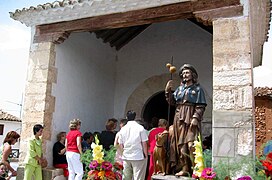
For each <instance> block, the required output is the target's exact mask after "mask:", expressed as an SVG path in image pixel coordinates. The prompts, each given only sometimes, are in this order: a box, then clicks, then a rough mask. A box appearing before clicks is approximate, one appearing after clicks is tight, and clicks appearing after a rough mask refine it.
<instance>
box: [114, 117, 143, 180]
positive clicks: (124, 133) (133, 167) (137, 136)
mask: <svg viewBox="0 0 272 180" xmlns="http://www.w3.org/2000/svg"><path fill="white" fill-rule="evenodd" d="M128 119H130V120H129V121H128V123H127V124H126V125H125V126H124V127H123V128H122V129H121V130H120V136H119V140H118V143H119V144H120V147H121V149H122V151H123V154H122V159H123V166H124V171H123V172H124V174H123V179H124V180H131V179H132V178H133V179H135V180H136V179H137V180H138V179H139V180H142V179H145V174H146V166H147V156H148V154H147V141H148V136H147V131H146V130H145V129H144V127H143V126H142V125H140V124H138V123H137V122H136V121H137V120H132V119H133V118H132V119H131V118H128Z"/></svg>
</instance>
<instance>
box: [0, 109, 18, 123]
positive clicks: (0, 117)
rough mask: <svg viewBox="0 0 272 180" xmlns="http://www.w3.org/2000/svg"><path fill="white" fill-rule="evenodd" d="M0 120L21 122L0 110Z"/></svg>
mask: <svg viewBox="0 0 272 180" xmlns="http://www.w3.org/2000/svg"><path fill="white" fill-rule="evenodd" d="M0 120H4V121H16V122H22V120H21V119H19V118H18V117H16V116H13V115H11V114H9V113H7V112H4V111H2V110H1V109H0Z"/></svg>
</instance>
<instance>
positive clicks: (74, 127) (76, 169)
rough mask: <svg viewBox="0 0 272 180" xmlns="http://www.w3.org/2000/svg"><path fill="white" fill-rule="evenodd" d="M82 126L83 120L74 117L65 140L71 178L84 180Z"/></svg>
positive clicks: (72, 179) (70, 179)
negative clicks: (81, 158) (81, 157)
mask: <svg viewBox="0 0 272 180" xmlns="http://www.w3.org/2000/svg"><path fill="white" fill-rule="evenodd" d="M80 126H81V122H80V120H79V119H73V120H72V121H70V125H69V127H70V131H69V132H68V134H67V136H66V140H65V147H66V159H67V163H68V171H69V178H68V179H69V180H82V177H83V164H82V162H81V161H80V156H81V154H82V147H81V136H82V133H81V132H80V131H79V130H80Z"/></svg>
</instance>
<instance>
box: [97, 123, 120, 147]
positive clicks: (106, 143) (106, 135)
mask: <svg viewBox="0 0 272 180" xmlns="http://www.w3.org/2000/svg"><path fill="white" fill-rule="evenodd" d="M117 122H118V121H117V119H114V118H111V119H108V120H107V122H106V130H104V131H102V133H101V135H100V140H101V141H100V142H101V145H102V146H103V148H104V149H105V150H107V151H108V150H109V149H110V146H112V145H114V139H115V136H116V131H115V129H116V127H117Z"/></svg>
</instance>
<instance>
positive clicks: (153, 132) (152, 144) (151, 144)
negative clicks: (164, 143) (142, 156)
mask: <svg viewBox="0 0 272 180" xmlns="http://www.w3.org/2000/svg"><path fill="white" fill-rule="evenodd" d="M167 125H168V122H167V120H165V119H159V123H158V126H159V127H157V128H153V129H152V130H151V131H150V133H149V135H148V145H149V146H148V147H149V150H148V152H149V154H150V160H149V170H148V176H147V180H150V179H151V176H152V174H153V172H154V164H153V151H154V148H155V146H156V139H155V137H156V135H157V134H159V133H162V132H163V131H164V130H165V129H166V128H167Z"/></svg>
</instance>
